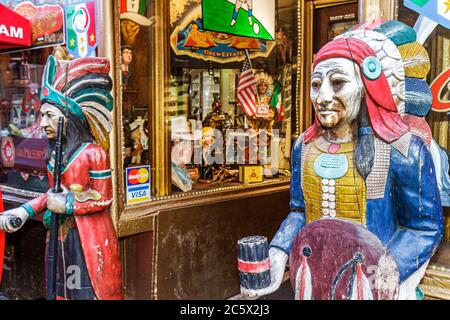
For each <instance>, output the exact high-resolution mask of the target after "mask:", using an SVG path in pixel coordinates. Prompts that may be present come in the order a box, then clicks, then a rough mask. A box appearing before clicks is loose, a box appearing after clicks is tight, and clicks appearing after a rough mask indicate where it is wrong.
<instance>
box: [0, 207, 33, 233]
mask: <svg viewBox="0 0 450 320" xmlns="http://www.w3.org/2000/svg"><path fill="white" fill-rule="evenodd" d="M29 217H30V216H29V215H28V212H27V210H25V209H24V208H22V207H18V208H14V209H11V210H8V211H5V212H3V214H1V215H0V229H2V230H3V231H5V232H9V233H12V232H16V231H17V230H19V229H20V228H21V227H22V226H23V225H24V224H25V222H26V221H27V220H28V218H29Z"/></svg>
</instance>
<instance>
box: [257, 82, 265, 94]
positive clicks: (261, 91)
mask: <svg viewBox="0 0 450 320" xmlns="http://www.w3.org/2000/svg"><path fill="white" fill-rule="evenodd" d="M266 92H267V82H265V81H261V82H260V83H258V94H260V95H262V94H266Z"/></svg>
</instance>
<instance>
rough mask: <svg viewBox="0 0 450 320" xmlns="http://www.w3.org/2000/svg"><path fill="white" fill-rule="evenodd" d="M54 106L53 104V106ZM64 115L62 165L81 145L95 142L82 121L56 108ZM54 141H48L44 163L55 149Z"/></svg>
mask: <svg viewBox="0 0 450 320" xmlns="http://www.w3.org/2000/svg"><path fill="white" fill-rule="evenodd" d="M53 105H54V104H53ZM54 106H56V105H54ZM56 107H57V108H58V109H59V110H61V111H62V112H63V113H64V114H66V123H65V128H66V130H65V132H64V133H65V134H64V135H63V150H64V153H63V156H62V163H63V164H64V165H66V164H67V162H68V161H69V159H70V157H71V156H72V154H73V153H74V152H75V151H76V150H77V149H78V148H79V147H80V146H81V144H83V143H93V142H94V141H95V140H94V138H93V137H92V134H91V132H90V131H89V129H88V127H87V126H86V125H85V124H84V123H83V121H82V120H81V119H80V118H78V117H77V116H75V115H73V114H72V113H71V112H67V113H66V112H65V110H62V109H61V108H60V107H59V106H56ZM55 143H56V140H49V141H48V144H47V149H46V151H45V161H46V162H49V161H50V158H51V155H52V152H53V150H54V149H55Z"/></svg>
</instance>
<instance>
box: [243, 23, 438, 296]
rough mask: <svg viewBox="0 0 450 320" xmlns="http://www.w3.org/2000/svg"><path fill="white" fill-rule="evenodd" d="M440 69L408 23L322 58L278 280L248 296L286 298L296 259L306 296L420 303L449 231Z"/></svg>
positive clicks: (278, 249) (331, 49)
mask: <svg viewBox="0 0 450 320" xmlns="http://www.w3.org/2000/svg"><path fill="white" fill-rule="evenodd" d="M429 69H430V64H429V59H428V55H427V53H426V51H425V49H424V48H423V47H422V46H421V45H420V44H419V43H418V42H416V33H415V32H414V30H413V29H412V28H410V27H408V26H406V25H404V24H402V23H400V22H397V21H385V20H377V21H374V22H372V23H366V24H360V25H357V26H355V27H353V28H352V29H351V30H349V31H347V32H346V33H344V34H343V35H341V36H339V37H337V38H335V39H334V40H332V41H331V42H329V43H328V44H326V45H325V46H324V47H323V48H322V49H321V50H320V51H319V52H318V54H317V56H316V59H315V61H314V65H313V73H312V78H311V90H310V96H311V101H312V103H313V106H314V110H315V115H316V118H315V122H314V124H313V125H312V126H311V127H310V128H309V129H308V130H307V131H305V133H304V134H303V135H301V136H300V137H299V138H298V140H297V141H296V143H295V146H294V148H293V153H292V180H291V200H290V207H291V211H290V214H289V215H288V217H287V218H286V219H285V220H284V222H283V223H282V224H281V227H280V229H279V230H278V232H277V233H276V234H275V237H274V238H273V240H272V242H271V244H270V249H269V257H270V273H271V284H270V286H268V287H266V288H245V287H242V286H241V291H242V292H243V293H245V294H248V295H264V294H268V293H270V292H273V291H275V290H277V289H278V287H279V286H280V283H281V281H282V278H283V274H284V270H285V265H286V262H287V260H288V257H289V256H290V275H291V277H290V278H291V283H292V285H293V288H294V290H295V295H296V298H297V299H396V298H398V299H415V297H416V288H417V285H418V284H419V282H420V280H421V278H422V276H423V274H424V273H425V268H426V266H427V264H428V262H429V259H430V257H431V256H432V255H433V253H434V252H435V250H436V248H437V246H438V244H439V242H440V240H441V237H442V231H443V218H442V208H441V201H440V195H439V189H438V186H437V181H436V175H435V169H434V164H433V159H432V156H431V152H430V151H429V149H430V143H431V134H430V130H429V127H428V125H427V123H426V121H425V119H424V118H423V117H424V116H425V115H426V113H427V112H428V111H429V110H430V108H431V93H430V89H429V86H428V85H427V83H426V82H425V80H423V79H425V78H426V75H427V73H428V72H429Z"/></svg>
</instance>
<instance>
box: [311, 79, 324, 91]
mask: <svg viewBox="0 0 450 320" xmlns="http://www.w3.org/2000/svg"><path fill="white" fill-rule="evenodd" d="M321 85H322V83H321V82H320V81H319V80H313V81H312V82H311V87H312V88H313V89H319V88H320V86H321Z"/></svg>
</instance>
